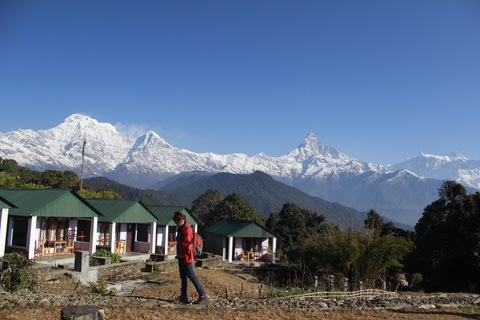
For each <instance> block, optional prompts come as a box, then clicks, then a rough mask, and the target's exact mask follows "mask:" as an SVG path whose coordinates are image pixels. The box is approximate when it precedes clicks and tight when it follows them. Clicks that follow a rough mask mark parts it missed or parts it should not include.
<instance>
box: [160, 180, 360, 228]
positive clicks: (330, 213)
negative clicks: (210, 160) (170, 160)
mask: <svg viewBox="0 0 480 320" xmlns="http://www.w3.org/2000/svg"><path fill="white" fill-rule="evenodd" d="M185 180H186V181H189V180H190V181H192V180H193V182H190V183H187V184H185V185H180V186H179V180H177V181H176V182H175V187H174V188H169V186H168V185H167V186H165V187H164V188H162V189H163V190H164V191H167V190H168V192H172V193H175V194H201V193H203V192H204V191H205V190H207V189H215V190H218V191H219V192H220V193H221V194H222V196H223V197H225V196H227V195H229V194H232V193H234V192H236V193H238V194H239V195H240V196H242V197H244V198H246V199H247V200H248V203H249V204H250V205H253V206H254V207H255V208H256V209H257V213H258V214H260V215H262V216H264V217H267V218H268V217H269V216H270V213H271V212H272V211H273V210H275V211H277V212H278V211H280V210H281V209H282V206H283V205H284V204H285V203H287V202H291V203H294V204H296V205H297V206H299V207H301V208H304V209H309V210H313V211H316V212H317V213H318V214H323V215H325V217H326V218H327V220H328V221H329V223H333V224H335V225H340V226H343V227H345V226H349V227H350V226H354V227H361V226H363V221H364V219H365V217H366V213H361V212H359V211H357V210H355V209H352V208H348V207H345V206H342V205H340V204H338V203H334V202H328V201H325V200H323V199H321V198H318V197H312V196H310V195H308V194H306V193H304V192H302V191H300V190H298V189H297V188H294V187H290V186H288V185H286V184H284V183H281V182H278V181H276V180H275V179H273V178H272V177H270V176H269V175H268V174H266V173H263V172H260V171H256V172H254V173H252V174H232V173H217V174H215V175H213V176H206V177H203V178H202V179H185Z"/></svg>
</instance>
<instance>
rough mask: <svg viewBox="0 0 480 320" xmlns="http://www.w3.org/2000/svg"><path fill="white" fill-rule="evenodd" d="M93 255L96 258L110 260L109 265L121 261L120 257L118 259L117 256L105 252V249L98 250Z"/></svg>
mask: <svg viewBox="0 0 480 320" xmlns="http://www.w3.org/2000/svg"><path fill="white" fill-rule="evenodd" d="M93 255H94V256H97V257H105V258H110V262H111V263H120V260H121V259H122V257H120V256H119V255H118V254H115V253H113V252H110V251H107V250H105V249H101V250H98V251H96V252H95V253H94V254H93Z"/></svg>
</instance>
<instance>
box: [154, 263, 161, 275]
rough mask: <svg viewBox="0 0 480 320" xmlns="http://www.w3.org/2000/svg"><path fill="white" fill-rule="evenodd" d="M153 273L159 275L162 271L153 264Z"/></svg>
mask: <svg viewBox="0 0 480 320" xmlns="http://www.w3.org/2000/svg"><path fill="white" fill-rule="evenodd" d="M153 272H154V273H160V272H162V269H160V266H159V265H158V264H156V263H155V264H154V265H153Z"/></svg>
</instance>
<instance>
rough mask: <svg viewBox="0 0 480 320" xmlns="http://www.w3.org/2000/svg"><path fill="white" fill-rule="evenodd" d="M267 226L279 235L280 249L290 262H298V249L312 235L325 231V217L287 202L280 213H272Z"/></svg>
mask: <svg viewBox="0 0 480 320" xmlns="http://www.w3.org/2000/svg"><path fill="white" fill-rule="evenodd" d="M266 226H267V228H269V229H270V230H271V231H273V232H274V233H275V234H277V235H278V247H279V248H281V249H282V250H283V251H284V252H285V254H287V256H288V257H289V259H290V260H296V259H297V258H298V257H299V255H298V247H299V246H300V245H301V244H302V243H303V242H304V241H305V240H306V239H307V238H308V237H310V236H311V235H313V234H317V233H320V232H322V230H324V228H325V216H323V215H319V214H317V213H316V212H314V211H311V210H307V209H303V208H300V207H298V206H297V205H295V204H293V203H289V202H287V203H285V204H284V205H283V207H282V210H280V212H279V213H276V212H272V214H271V215H270V217H269V218H268V220H267V222H266Z"/></svg>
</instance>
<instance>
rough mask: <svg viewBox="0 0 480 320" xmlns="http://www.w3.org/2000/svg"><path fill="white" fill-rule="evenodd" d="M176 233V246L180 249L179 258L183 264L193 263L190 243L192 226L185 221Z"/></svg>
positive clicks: (193, 258)
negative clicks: (177, 234)
mask: <svg viewBox="0 0 480 320" xmlns="http://www.w3.org/2000/svg"><path fill="white" fill-rule="evenodd" d="M182 229H183V231H182ZM178 232H179V236H178V237H177V246H178V248H179V249H180V250H179V252H180V255H179V257H180V258H181V259H183V261H184V263H185V264H187V263H194V262H195V257H194V254H193V244H191V243H190V242H191V241H192V238H193V228H192V226H191V225H190V224H189V223H188V222H187V221H185V224H184V225H183V227H182V228H181V229H180V228H179V230H178Z"/></svg>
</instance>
